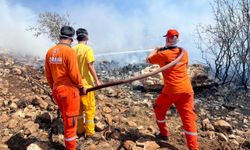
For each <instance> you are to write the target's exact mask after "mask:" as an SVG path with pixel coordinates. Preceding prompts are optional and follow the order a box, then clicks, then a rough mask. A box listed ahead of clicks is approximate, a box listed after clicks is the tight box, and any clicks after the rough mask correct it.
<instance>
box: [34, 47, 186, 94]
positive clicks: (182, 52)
mask: <svg viewBox="0 0 250 150" xmlns="http://www.w3.org/2000/svg"><path fill="white" fill-rule="evenodd" d="M180 50H181V53H180V54H179V56H178V57H177V58H176V59H175V60H173V61H172V62H170V63H168V64H166V65H165V66H163V67H161V68H159V69H157V70H155V71H153V72H150V73H147V74H143V75H140V76H136V77H133V78H129V79H124V80H117V81H112V82H109V83H105V84H102V85H99V86H94V87H91V88H88V89H86V93H88V92H91V91H95V90H98V89H102V88H106V87H110V86H115V85H120V84H125V83H129V82H133V81H135V80H141V79H144V78H147V77H149V76H153V75H155V74H157V73H160V72H162V71H164V70H166V69H168V68H171V67H173V66H174V65H176V64H177V63H178V62H179V61H180V60H181V59H182V57H183V55H184V49H183V48H180ZM29 77H30V79H32V78H31V76H29ZM32 82H33V83H34V84H36V85H37V86H39V87H40V88H41V89H43V90H44V91H45V92H46V93H48V94H49V95H50V91H49V90H47V89H46V88H45V87H44V86H42V85H40V84H39V83H38V82H37V81H35V80H34V79H33V80H32ZM50 96H51V95H50ZM51 98H52V97H51Z"/></svg>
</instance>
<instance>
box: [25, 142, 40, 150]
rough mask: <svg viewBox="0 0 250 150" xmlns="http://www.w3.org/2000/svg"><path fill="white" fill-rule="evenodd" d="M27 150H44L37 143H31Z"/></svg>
mask: <svg viewBox="0 0 250 150" xmlns="http://www.w3.org/2000/svg"><path fill="white" fill-rule="evenodd" d="M27 150H43V149H42V148H41V147H39V146H38V145H37V144H35V143H31V144H30V145H29V146H28V147H27Z"/></svg>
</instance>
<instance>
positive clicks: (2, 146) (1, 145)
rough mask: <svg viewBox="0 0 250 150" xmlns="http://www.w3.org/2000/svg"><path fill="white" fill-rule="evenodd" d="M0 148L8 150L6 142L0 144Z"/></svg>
mask: <svg viewBox="0 0 250 150" xmlns="http://www.w3.org/2000/svg"><path fill="white" fill-rule="evenodd" d="M0 149H1V150H9V148H8V145H6V144H0Z"/></svg>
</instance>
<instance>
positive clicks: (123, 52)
mask: <svg viewBox="0 0 250 150" xmlns="http://www.w3.org/2000/svg"><path fill="white" fill-rule="evenodd" d="M152 50H154V49H143V50H133V51H122V52H109V53H102V54H97V55H95V57H103V56H111V55H119V54H130V53H143V52H150V51H152Z"/></svg>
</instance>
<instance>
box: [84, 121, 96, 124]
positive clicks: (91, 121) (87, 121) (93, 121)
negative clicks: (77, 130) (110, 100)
mask: <svg viewBox="0 0 250 150" xmlns="http://www.w3.org/2000/svg"><path fill="white" fill-rule="evenodd" d="M85 123H86V124H87V123H94V120H86V121H85Z"/></svg>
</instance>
